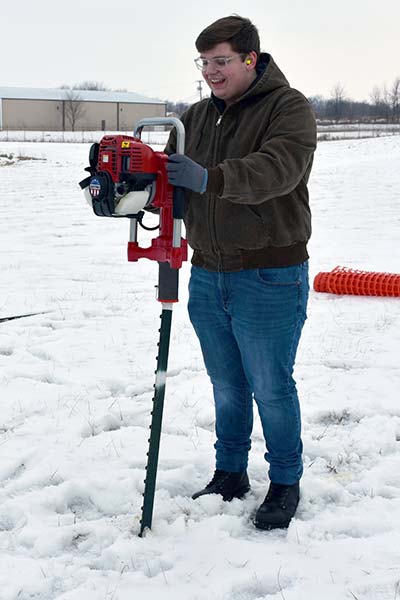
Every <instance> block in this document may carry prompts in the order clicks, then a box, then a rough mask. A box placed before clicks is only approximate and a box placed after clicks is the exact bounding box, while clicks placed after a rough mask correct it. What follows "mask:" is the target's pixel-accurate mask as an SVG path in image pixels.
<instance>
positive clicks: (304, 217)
mask: <svg viewBox="0 0 400 600" xmlns="http://www.w3.org/2000/svg"><path fill="white" fill-rule="evenodd" d="M196 47H197V50H198V51H199V53H200V56H199V57H198V58H197V59H196V61H195V62H196V65H197V66H198V67H199V69H201V71H202V75H203V77H204V79H205V81H206V83H207V84H208V86H209V87H210V88H211V92H212V93H211V98H206V99H204V100H202V101H200V102H198V103H196V104H194V105H193V106H191V107H190V108H189V109H188V111H187V112H186V113H185V114H184V115H183V116H182V121H183V123H184V125H185V129H186V154H185V156H180V155H177V154H175V153H174V152H175V136H174V134H171V138H170V140H169V143H168V145H167V147H166V152H167V154H169V155H170V156H169V161H168V174H169V181H170V183H172V184H174V185H178V186H182V187H184V188H186V190H187V191H186V214H185V224H186V232H187V238H188V241H189V244H190V245H191V247H192V248H193V250H194V253H193V259H192V263H193V267H192V273H191V279H190V284H189V316H190V319H191V322H192V324H193V327H194V329H195V331H196V334H197V336H198V338H199V341H200V344H201V349H202V353H203V358H204V362H205V366H206V369H207V372H208V375H209V377H210V379H211V382H212V385H213V392H214V400H215V411H216V437H217V441H216V443H215V450H216V471H215V473H214V476H213V478H212V480H211V481H210V483H208V484H207V485H206V487H205V488H204V489H203V490H201V491H199V492H197V493H195V494H194V495H193V498H194V499H195V498H198V497H199V496H202V495H204V494H214V493H217V494H221V495H222V497H223V498H224V500H231V499H232V498H241V497H242V496H243V495H244V494H245V493H246V492H247V491H248V490H249V489H250V484H249V479H248V476H247V472H246V469H247V463H248V452H249V450H250V437H251V431H252V425H253V398H254V400H255V402H256V404H257V408H258V411H259V415H260V419H261V424H262V429H263V433H264V437H265V443H266V448H267V452H266V454H265V459H266V460H267V461H268V463H269V478H270V486H269V490H268V493H267V495H266V498H265V500H264V502H263V503H262V505H261V506H260V508H259V509H258V511H257V514H256V517H255V525H256V527H258V528H260V529H273V528H281V527H288V525H289V522H290V520H291V518H292V517H293V515H294V514H295V511H296V508H297V505H298V502H299V480H300V478H301V475H302V442H301V431H300V430H301V424H300V408H299V402H298V397H297V392H296V384H295V381H294V379H293V377H292V373H293V367H294V362H295V356H296V350H297V346H298V342H299V339H300V334H301V330H302V327H303V324H304V321H305V319H306V306H307V298H308V270H307V269H308V263H307V259H308V254H307V247H306V245H307V241H308V239H309V237H310V233H311V216H310V209H309V203H308V192H307V181H308V178H309V175H310V170H311V166H312V160H313V153H314V150H315V147H316V126H315V120H314V116H313V113H312V110H311V108H310V106H309V104H308V102H307V100H306V98H304V96H303V95H302V94H301V93H300V92H298V91H297V90H295V89H293V88H291V87H290V86H289V83H288V82H287V80H286V79H285V77H284V75H283V74H282V73H281V71H280V70H279V69H278V67H277V66H276V64H275V63H274V61H273V59H272V58H271V56H270V55H269V54H264V53H260V41H259V36H258V31H257V29H256V27H255V26H254V25H253V24H252V23H251V21H249V20H248V19H245V18H242V17H239V16H230V17H225V18H222V19H219V20H218V21H216V22H215V23H212V24H211V25H210V26H209V27H207V28H206V29H205V30H204V31H202V33H201V34H200V35H199V37H198V38H197V40H196Z"/></svg>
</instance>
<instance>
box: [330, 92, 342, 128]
mask: <svg viewBox="0 0 400 600" xmlns="http://www.w3.org/2000/svg"><path fill="white" fill-rule="evenodd" d="M330 99H331V102H332V104H333V106H332V108H333V114H334V119H335V121H336V123H338V122H339V121H340V119H341V118H342V117H343V112H344V105H345V101H346V92H345V88H344V86H343V85H342V84H341V83H339V82H338V83H336V84H335V85H334V86H333V88H332V92H331V98H330Z"/></svg>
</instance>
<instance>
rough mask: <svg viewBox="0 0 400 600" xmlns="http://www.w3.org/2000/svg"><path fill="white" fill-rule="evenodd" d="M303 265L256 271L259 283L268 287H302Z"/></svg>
mask: <svg viewBox="0 0 400 600" xmlns="http://www.w3.org/2000/svg"><path fill="white" fill-rule="evenodd" d="M302 268H303V265H293V266H291V267H271V268H267V269H256V274H257V279H258V281H260V282H262V283H264V284H266V285H274V286H279V285H300V284H301V275H302Z"/></svg>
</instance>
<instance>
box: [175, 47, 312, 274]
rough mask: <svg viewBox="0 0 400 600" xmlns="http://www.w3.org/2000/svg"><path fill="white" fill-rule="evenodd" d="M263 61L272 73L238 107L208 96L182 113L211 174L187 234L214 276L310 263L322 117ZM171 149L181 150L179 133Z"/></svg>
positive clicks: (190, 196) (189, 143) (194, 201)
mask: <svg viewBox="0 0 400 600" xmlns="http://www.w3.org/2000/svg"><path fill="white" fill-rule="evenodd" d="M261 61H263V62H265V63H267V65H266V68H265V70H264V71H263V72H262V73H261V74H260V75H259V77H258V79H257V80H256V81H255V83H254V84H253V85H252V86H251V87H250V88H249V89H248V90H247V91H246V93H245V94H243V96H242V97H241V98H239V99H238V100H237V101H236V102H235V103H233V104H231V105H229V106H228V107H225V103H224V102H222V101H221V100H219V99H217V98H214V97H212V98H207V99H204V100H202V101H200V102H198V103H196V104H194V105H192V106H191V107H190V108H189V109H188V111H187V112H186V113H184V114H183V115H182V122H183V124H184V126H185V131H186V143H185V153H186V154H187V155H188V156H189V157H190V158H192V159H193V160H195V161H196V162H198V163H199V164H201V165H203V166H204V167H206V168H207V169H208V175H209V179H208V185H207V190H206V192H205V193H204V194H197V193H195V192H192V191H190V190H187V192H186V199H185V202H186V204H185V219H184V220H185V225H186V234H187V238H188V242H189V244H190V246H191V247H192V248H193V250H194V254H193V259H192V262H193V264H195V265H198V266H202V267H204V268H206V269H209V270H212V271H218V270H220V271H238V270H241V269H245V268H263V267H271V266H289V265H292V264H298V263H300V262H303V261H304V260H306V259H307V258H308V254H307V250H306V244H307V241H308V239H309V237H310V235H311V214H310V208H309V201H308V190H307V182H308V178H309V175H310V171H311V166H312V160H313V154H314V150H315V147H316V124H315V118H314V115H313V112H312V109H311V107H310V105H309V103H308V101H307V99H306V98H305V97H304V96H303V95H302V94H301V93H300V92H298V91H297V90H295V89H293V88H291V87H290V86H289V83H288V82H287V80H286V78H285V77H284V75H283V74H282V73H281V71H280V70H279V68H278V67H277V66H276V64H275V63H274V61H273V59H272V57H270V56H269V55H265V54H264V55H261ZM165 151H166V153H167V154H171V153H172V152H174V151H175V135H174V133H172V134H171V137H170V140H169V142H168V144H167V146H166V149H165Z"/></svg>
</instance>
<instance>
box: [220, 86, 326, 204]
mask: <svg viewBox="0 0 400 600" xmlns="http://www.w3.org/2000/svg"><path fill="white" fill-rule="evenodd" d="M316 139H317V132H316V123H315V118H314V114H313V112H312V109H311V107H310V105H309V103H308V101H307V99H306V98H305V97H304V96H303V95H302V94H300V92H297V90H293V89H292V90H291V94H290V96H289V97H288V96H285V95H284V96H283V97H282V98H280V99H279V100H278V102H277V104H276V106H275V109H274V111H273V114H272V118H271V121H270V123H269V125H268V128H267V129H266V131H265V135H264V136H263V138H262V142H261V144H260V148H259V149H258V150H257V151H256V152H253V153H251V154H248V155H247V156H245V157H243V158H228V159H226V160H224V161H223V162H222V163H220V164H219V165H218V167H219V168H220V169H221V170H222V172H223V176H224V187H223V191H222V193H221V194H220V197H221V198H223V199H224V200H228V201H230V202H234V203H237V204H261V203H262V202H265V201H267V200H271V199H272V198H277V197H279V196H285V195H286V194H289V193H290V192H291V191H293V190H294V189H295V188H296V187H297V186H298V184H299V183H300V181H301V180H302V179H303V178H307V177H308V174H309V170H310V167H311V164H312V158H313V154H314V150H315V148H316Z"/></svg>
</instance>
